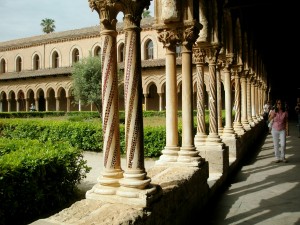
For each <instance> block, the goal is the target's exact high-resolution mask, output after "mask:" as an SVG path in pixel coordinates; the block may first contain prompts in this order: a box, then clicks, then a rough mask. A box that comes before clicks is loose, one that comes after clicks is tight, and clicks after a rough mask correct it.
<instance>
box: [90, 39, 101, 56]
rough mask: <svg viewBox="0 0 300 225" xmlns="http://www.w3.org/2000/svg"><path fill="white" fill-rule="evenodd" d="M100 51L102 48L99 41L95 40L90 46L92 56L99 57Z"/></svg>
mask: <svg viewBox="0 0 300 225" xmlns="http://www.w3.org/2000/svg"><path fill="white" fill-rule="evenodd" d="M101 51H102V49H101V45H100V43H98V42H97V43H95V44H94V45H93V46H92V56H99V57H101V55H102V53H101Z"/></svg>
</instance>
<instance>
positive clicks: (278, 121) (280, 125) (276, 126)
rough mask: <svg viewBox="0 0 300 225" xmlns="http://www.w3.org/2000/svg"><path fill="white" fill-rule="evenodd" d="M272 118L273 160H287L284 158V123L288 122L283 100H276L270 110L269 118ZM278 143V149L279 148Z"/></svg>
mask: <svg viewBox="0 0 300 225" xmlns="http://www.w3.org/2000/svg"><path fill="white" fill-rule="evenodd" d="M272 119H273V125H272V131H271V133H272V136H273V144H274V151H275V158H276V160H275V162H276V163H278V162H287V160H286V158H285V143H286V129H285V128H286V123H287V122H288V112H287V111H286V109H285V107H284V103H283V101H281V100H280V99H279V100H277V101H276V104H275V108H274V109H273V110H272V111H271V112H270V115H269V120H272ZM279 144H280V150H279Z"/></svg>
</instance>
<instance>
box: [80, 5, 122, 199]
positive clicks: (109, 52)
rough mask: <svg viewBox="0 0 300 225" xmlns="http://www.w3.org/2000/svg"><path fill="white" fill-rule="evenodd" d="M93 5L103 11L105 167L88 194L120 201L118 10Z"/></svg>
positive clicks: (100, 14)
mask: <svg viewBox="0 0 300 225" xmlns="http://www.w3.org/2000/svg"><path fill="white" fill-rule="evenodd" d="M90 7H91V8H92V9H95V10H96V11H97V12H98V13H99V16H100V36H101V38H102V40H103V45H102V48H101V51H102V52H101V56H102V59H101V61H102V86H101V92H102V130H103V165H104V169H103V171H102V172H101V174H100V176H99V178H98V184H96V185H95V186H94V187H93V189H92V190H90V191H88V192H87V193H86V198H88V199H101V200H105V201H109V202H116V201H118V198H116V195H115V194H116V192H117V189H118V188H119V187H120V183H119V181H120V179H121V178H122V177H123V170H122V169H121V153H120V128H119V103H118V75H117V45H116V39H117V31H116V23H117V20H116V14H117V11H116V10H114V9H113V6H112V5H108V4H107V3H106V2H99V1H92V0H90ZM79 107H80V101H79ZM119 201H120V200H119Z"/></svg>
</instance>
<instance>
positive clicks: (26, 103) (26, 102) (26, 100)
mask: <svg viewBox="0 0 300 225" xmlns="http://www.w3.org/2000/svg"><path fill="white" fill-rule="evenodd" d="M25 105H26V106H25V107H26V109H25V111H26V112H28V111H29V107H30V106H29V98H26V99H25Z"/></svg>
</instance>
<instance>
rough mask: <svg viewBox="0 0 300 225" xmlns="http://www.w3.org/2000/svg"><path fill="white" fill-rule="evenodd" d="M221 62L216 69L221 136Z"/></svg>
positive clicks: (221, 130)
mask: <svg viewBox="0 0 300 225" xmlns="http://www.w3.org/2000/svg"><path fill="white" fill-rule="evenodd" d="M221 64H222V63H221V62H220V61H219V62H218V64H217V66H216V69H217V71H216V72H217V114H218V133H219V135H221V134H222V133H223V124H222V122H223V121H222V79H221V72H220V67H221Z"/></svg>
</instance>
